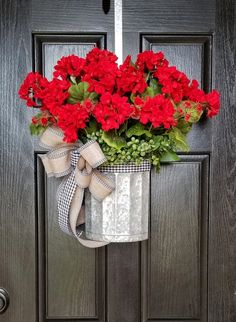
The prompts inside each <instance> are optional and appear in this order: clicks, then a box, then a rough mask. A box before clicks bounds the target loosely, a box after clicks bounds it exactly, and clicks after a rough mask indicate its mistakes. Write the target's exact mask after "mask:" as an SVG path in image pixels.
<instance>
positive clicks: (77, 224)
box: [58, 171, 109, 248]
mask: <svg viewBox="0 0 236 322" xmlns="http://www.w3.org/2000/svg"><path fill="white" fill-rule="evenodd" d="M83 197H84V188H81V187H78V186H77V185H76V183H75V171H73V172H72V174H71V175H70V176H69V178H68V179H66V180H65V181H63V182H62V184H61V186H60V187H59V190H58V213H59V225H60V228H61V230H62V231H64V232H65V233H67V234H69V235H73V236H74V237H76V238H77V239H78V240H79V242H80V243H81V244H82V245H83V246H86V247H89V248H97V247H102V246H105V245H107V244H109V243H108V242H100V241H93V240H89V239H86V236H85V232H84V231H83V230H82V226H81V224H83V223H84V219H83V208H82V203H83Z"/></svg>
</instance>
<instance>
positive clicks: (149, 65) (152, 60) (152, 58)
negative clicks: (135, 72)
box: [135, 50, 169, 71]
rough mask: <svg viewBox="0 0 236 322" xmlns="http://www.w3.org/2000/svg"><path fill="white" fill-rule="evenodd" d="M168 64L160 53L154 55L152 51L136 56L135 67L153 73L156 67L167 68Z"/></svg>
mask: <svg viewBox="0 0 236 322" xmlns="http://www.w3.org/2000/svg"><path fill="white" fill-rule="evenodd" d="M168 64H169V62H168V60H167V59H165V57H164V54H163V53H162V52H159V53H154V52H153V51H151V50H150V51H148V50H146V51H144V52H142V53H140V54H138V57H137V60H136V62H135V65H137V66H138V67H139V69H141V70H142V71H155V70H157V68H158V67H161V66H164V67H167V66H168Z"/></svg>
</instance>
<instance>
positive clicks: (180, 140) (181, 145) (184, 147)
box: [168, 128, 189, 152]
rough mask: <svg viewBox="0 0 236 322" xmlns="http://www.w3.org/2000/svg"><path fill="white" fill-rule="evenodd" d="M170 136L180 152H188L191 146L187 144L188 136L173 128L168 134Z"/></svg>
mask: <svg viewBox="0 0 236 322" xmlns="http://www.w3.org/2000/svg"><path fill="white" fill-rule="evenodd" d="M168 136H169V138H170V139H172V140H173V141H174V142H175V145H176V148H177V149H178V150H181V151H184V152H188V151H189V146H188V144H187V142H186V135H185V134H183V133H182V132H181V130H180V129H178V128H173V129H172V130H171V131H170V132H168Z"/></svg>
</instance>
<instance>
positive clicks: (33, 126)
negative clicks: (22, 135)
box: [29, 123, 47, 135]
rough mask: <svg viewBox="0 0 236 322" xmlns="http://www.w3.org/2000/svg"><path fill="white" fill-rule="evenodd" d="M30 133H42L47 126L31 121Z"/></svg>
mask: <svg viewBox="0 0 236 322" xmlns="http://www.w3.org/2000/svg"><path fill="white" fill-rule="evenodd" d="M29 128H30V134H31V135H39V134H41V133H43V132H44V131H45V130H46V128H47V127H46V126H42V125H40V124H33V123H31V124H30V126H29Z"/></svg>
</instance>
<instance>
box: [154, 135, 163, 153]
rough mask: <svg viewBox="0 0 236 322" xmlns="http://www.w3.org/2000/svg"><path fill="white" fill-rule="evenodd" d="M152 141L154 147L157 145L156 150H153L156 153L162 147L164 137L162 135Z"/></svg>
mask: <svg viewBox="0 0 236 322" xmlns="http://www.w3.org/2000/svg"><path fill="white" fill-rule="evenodd" d="M152 140H153V141H154V145H155V148H153V151H156V150H157V149H158V148H159V147H160V145H161V141H162V140H163V137H162V136H160V135H156V136H153V137H152Z"/></svg>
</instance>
